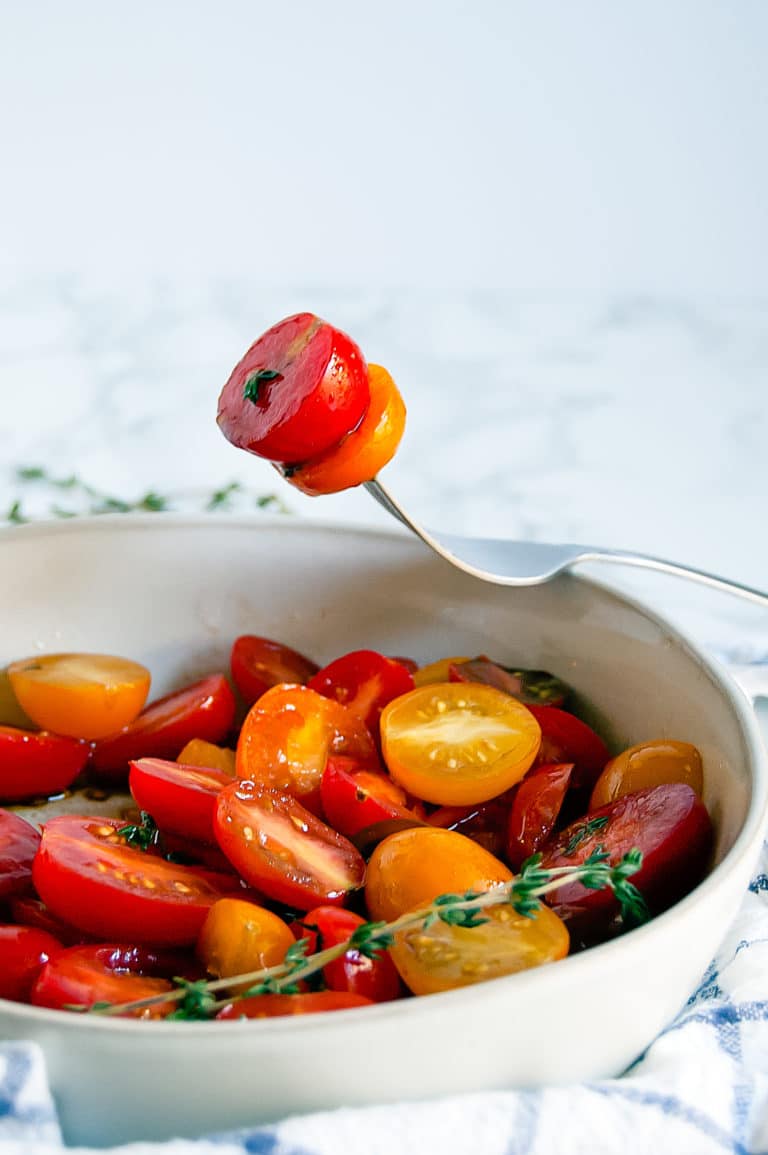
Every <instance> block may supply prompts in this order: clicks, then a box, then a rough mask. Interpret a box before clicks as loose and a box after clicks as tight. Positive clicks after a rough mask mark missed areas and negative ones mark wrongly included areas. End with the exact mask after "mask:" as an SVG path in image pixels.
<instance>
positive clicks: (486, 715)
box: [381, 683, 541, 806]
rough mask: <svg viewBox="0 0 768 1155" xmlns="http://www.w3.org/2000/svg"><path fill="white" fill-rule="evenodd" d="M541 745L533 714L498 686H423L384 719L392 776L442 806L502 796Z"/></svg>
mask: <svg viewBox="0 0 768 1155" xmlns="http://www.w3.org/2000/svg"><path fill="white" fill-rule="evenodd" d="M540 741H541V731H540V729H539V725H538V723H537V721H536V719H535V718H534V716H533V714H532V713H531V711H530V710H529V709H528V708H527V707H526V706H523V705H522V703H520V702H518V701H517V700H516V699H515V698H512V697H510V696H509V695H508V694H505V693H503V691H501V690H497V689H496V687H495V686H483V685H478V684H475V683H471V684H469V683H468V684H464V683H462V684H459V685H457V684H455V683H437V684H428V685H425V686H420V687H418V688H417V689H415V690H412V691H411V692H410V693H409V694H403V695H402V696H401V697H399V698H395V700H394V701H393V702H390V703H389V705H388V706H386V707H385V708H384V711H383V713H382V715H381V745H382V751H383V754H384V761H385V763H386V765H387V768H388V770H389V772H390V774H391V775H392V777H393V778H394V779H395V781H396V782H398V783H399V784H400V785H401V786H402V787H404V789H405V790H407V791H408V793H409V794H412V795H414V796H415V797H416V798H421V799H423V800H424V801H426V802H435V803H438V804H439V805H447V806H456V805H458V806H462V805H465V804H467V803H470V804H471V803H477V802H488V801H489V800H490V799H491V798H495V797H496V796H497V795H499V794H502V793H503V792H504V791H505V790H508V789H509V788H510V786H513V785H514V784H515V783H516V782H519V780H520V779H521V778H522V777H523V775H524V774H525V772H526V771H527V770H528V769H529V767H530V766H531V764H532V763H533V761H534V758H535V757H536V754H537V751H538V749H539V744H540Z"/></svg>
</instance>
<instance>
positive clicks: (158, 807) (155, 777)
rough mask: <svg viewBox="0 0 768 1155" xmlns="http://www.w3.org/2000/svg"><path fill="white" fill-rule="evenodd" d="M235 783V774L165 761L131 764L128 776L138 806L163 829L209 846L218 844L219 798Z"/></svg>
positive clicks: (157, 759)
mask: <svg viewBox="0 0 768 1155" xmlns="http://www.w3.org/2000/svg"><path fill="white" fill-rule="evenodd" d="M231 782H232V775H231V774H223V773H222V772H221V770H204V769H203V768H202V767H198V766H184V765H181V764H179V763H178V762H166V761H164V760H163V759H161V758H140V759H138V761H136V762H131V772H130V775H129V777H128V784H129V787H130V791H131V794H132V795H133V797H134V799H135V800H136V804H137V806H139V807H140V809H141V810H146V811H147V813H148V814H151V815H152V817H153V818H154V820H155V822H156V823H157V825H158V826H159V827H160V829H161V830H169V831H170V832H171V833H172V834H179V835H181V836H182V837H183V838H193V839H199V840H200V841H201V842H209V843H215V842H216V836H215V834H214V832H213V816H214V813H215V811H216V799H217V798H218V796H219V791H220V790H222V789H223V788H224V787H225V786H228V785H229V784H230V783H231Z"/></svg>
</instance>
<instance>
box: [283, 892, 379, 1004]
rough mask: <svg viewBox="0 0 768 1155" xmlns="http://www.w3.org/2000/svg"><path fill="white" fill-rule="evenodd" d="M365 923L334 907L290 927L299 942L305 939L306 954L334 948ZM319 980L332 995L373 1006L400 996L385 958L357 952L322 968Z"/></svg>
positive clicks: (318, 909)
mask: <svg viewBox="0 0 768 1155" xmlns="http://www.w3.org/2000/svg"><path fill="white" fill-rule="evenodd" d="M364 923H365V919H364V918H361V917H360V915H359V914H354V913H353V912H352V911H351V910H340V909H339V907H337V906H316V907H315V908H314V910H310V911H309V912H308V913H307V914H306V915H304V917H303V918H302V920H301V922H299V923H296V924H294V933H296V934H298V936H299V938H304V937H305V936H306V937H307V938H308V939H309V943H308V944H307V953H308V954H314V953H315V951H320V950H326V949H327V948H328V947H332V946H338V944H339V943H342V942H346V940H347V939H348V938H349V937H350V936H351V935H352V934H354V932H355V931H356V930H357V928H358V927H359V926H363V924H364ZM323 978H324V979H325V982H326V985H327V986H328V987H329V988H330V989H331V990H332V991H349V992H351V993H352V994H356V995H364V996H365V998H367V999H370V1000H371V1002H374V1003H386V1002H390V1001H391V1000H392V999H397V998H399V997H400V995H401V994H402V988H401V985H400V976H399V975H398V973H397V971H396V969H395V966H394V963H393V962H392V959H391V958H390V957H389V955H388V954H386V953H385V954H381V955H379V957H378V958H375V959H372V958H368V957H367V956H366V955H363V954H361V953H360V951H358V950H348V951H347V952H346V954H343V955H342V956H341V958H337V959H334V961H333V962H330V963H328V965H327V966H324V967H323Z"/></svg>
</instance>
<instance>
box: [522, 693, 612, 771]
mask: <svg viewBox="0 0 768 1155" xmlns="http://www.w3.org/2000/svg"><path fill="white" fill-rule="evenodd" d="M528 709H529V710H530V711H531V713H532V714H533V716H534V718H535V719H536V721H537V722H538V723H539V725H540V726H541V748H540V749H539V753H538V755H537V758H536V765H537V766H549V765H552V764H553V763H555V762H559V763H562V762H573V764H574V769H573V781H572V784H573V785H574V786H577V787H578V786H590V787H591V786H594V784H595V782H596V781H597V778H598V775H599V774H600V771H601V770H602V769H603V766H605V764H606V762H607V761H608V759H609V758H610V756H611V755H610V753H609V751H608V747H607V746H606V744H605V742H604V741H603V739H602V738H601V737H600V736H599V735H598V734H596V733H595V731H594V730H593V729H592V728H591V727H590V726H588V725H587V724H586V722H582V721H581V719H580V718H576V717H575V716H574V715H573V714H569V713H568V712H567V711H566V710H559V709H558V708H557V707H556V706H529V707H528Z"/></svg>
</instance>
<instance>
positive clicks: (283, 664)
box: [230, 634, 319, 706]
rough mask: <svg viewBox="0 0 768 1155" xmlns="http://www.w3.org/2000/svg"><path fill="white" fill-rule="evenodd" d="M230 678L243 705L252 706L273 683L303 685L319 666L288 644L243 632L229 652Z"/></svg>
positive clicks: (275, 684)
mask: <svg viewBox="0 0 768 1155" xmlns="http://www.w3.org/2000/svg"><path fill="white" fill-rule="evenodd" d="M230 666H231V669H232V678H233V680H234V683H235V685H236V686H237V688H238V690H239V691H240V693H241V695H242V697H243V700H244V702H245V704H246V706H252V705H253V703H254V702H256V701H258V699H259V698H260V697H261V695H262V694H266V692H267V690H269V689H271V687H272V686H279V685H280V684H281V683H285V682H290V683H292V684H293V685H298V686H305V685H306V684H307V682H308V681H309V679H310V678H311V677H312V675H313V674H316V673H317V671H318V669H319V666H317V665H316V663H315V662H313V661H311V660H310V659H309V658H305V657H304V655H303V654H300V653H299V652H298V651H297V650H292V649H291V648H290V646H284V645H282V644H281V643H280V642H273V641H271V640H270V639H269V638H260V637H257V636H256V635H254V634H243V636H242V637H239V638H237V639H236V640H235V642H234V644H233V646H232V653H231V655H230Z"/></svg>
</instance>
